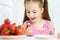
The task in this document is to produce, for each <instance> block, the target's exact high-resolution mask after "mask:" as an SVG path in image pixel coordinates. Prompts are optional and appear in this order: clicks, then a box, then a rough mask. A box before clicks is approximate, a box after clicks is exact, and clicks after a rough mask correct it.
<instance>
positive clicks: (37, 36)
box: [34, 35, 56, 38]
mask: <svg viewBox="0 0 60 40" xmlns="http://www.w3.org/2000/svg"><path fill="white" fill-rule="evenodd" d="M34 37H35V38H55V37H56V36H53V35H35V36H34Z"/></svg>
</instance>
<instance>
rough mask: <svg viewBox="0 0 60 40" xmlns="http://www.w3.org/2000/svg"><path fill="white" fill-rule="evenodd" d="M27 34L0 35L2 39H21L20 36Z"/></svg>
mask: <svg viewBox="0 0 60 40" xmlns="http://www.w3.org/2000/svg"><path fill="white" fill-rule="evenodd" d="M24 37H26V35H19V36H0V39H14V38H16V39H19V38H24Z"/></svg>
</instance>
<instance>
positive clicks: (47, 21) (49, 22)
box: [44, 20, 52, 24]
mask: <svg viewBox="0 0 60 40" xmlns="http://www.w3.org/2000/svg"><path fill="white" fill-rule="evenodd" d="M44 21H45V22H46V23H48V24H52V22H51V21H49V20H44Z"/></svg>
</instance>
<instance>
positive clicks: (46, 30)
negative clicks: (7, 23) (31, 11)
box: [30, 20, 51, 35]
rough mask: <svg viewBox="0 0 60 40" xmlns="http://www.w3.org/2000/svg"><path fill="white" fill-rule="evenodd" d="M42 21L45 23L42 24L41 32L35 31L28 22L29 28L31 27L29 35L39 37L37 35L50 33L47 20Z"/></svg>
mask: <svg viewBox="0 0 60 40" xmlns="http://www.w3.org/2000/svg"><path fill="white" fill-rule="evenodd" d="M44 21H45V23H44V29H43V30H38V29H36V28H35V27H34V25H33V24H32V23H31V21H30V24H31V25H30V27H31V31H32V32H31V34H30V35H39V34H46V35H49V34H50V32H51V28H50V24H49V22H48V20H44Z"/></svg>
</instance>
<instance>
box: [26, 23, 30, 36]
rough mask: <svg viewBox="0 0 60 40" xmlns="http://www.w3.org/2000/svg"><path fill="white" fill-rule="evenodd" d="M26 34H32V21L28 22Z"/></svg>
mask: <svg viewBox="0 0 60 40" xmlns="http://www.w3.org/2000/svg"><path fill="white" fill-rule="evenodd" d="M26 35H27V36H31V27H30V23H28V24H27V27H26Z"/></svg>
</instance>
